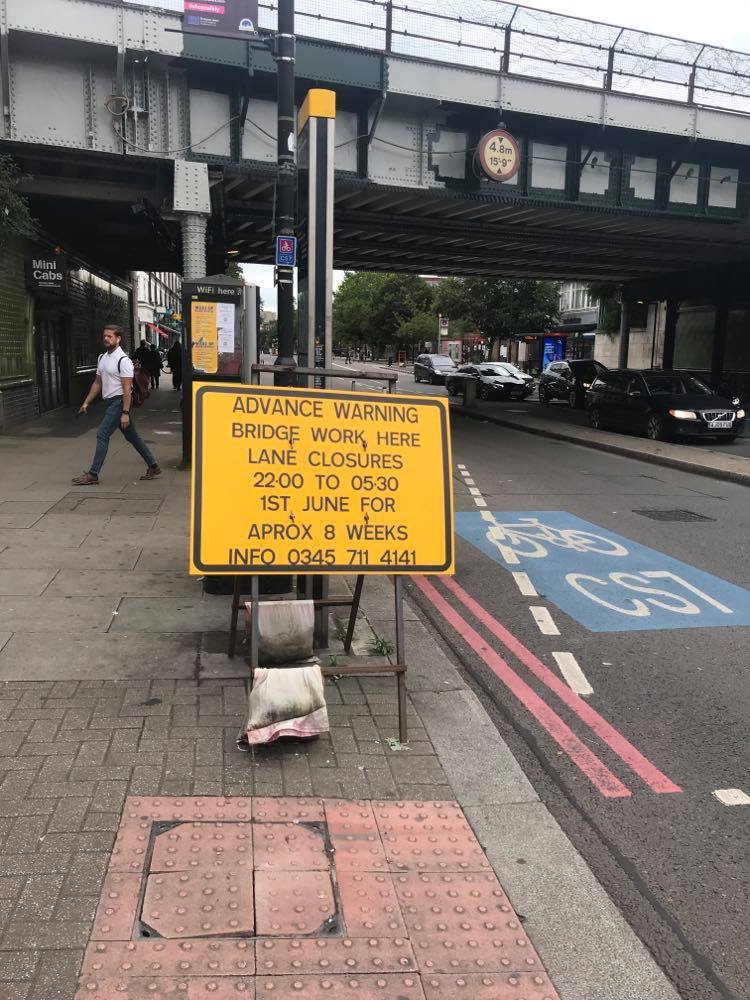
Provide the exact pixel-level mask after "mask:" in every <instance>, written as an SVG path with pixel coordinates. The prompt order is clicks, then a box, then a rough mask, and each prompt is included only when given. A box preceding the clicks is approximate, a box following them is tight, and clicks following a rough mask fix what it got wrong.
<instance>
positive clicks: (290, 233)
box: [274, 0, 297, 385]
mask: <svg viewBox="0 0 750 1000" xmlns="http://www.w3.org/2000/svg"><path fill="white" fill-rule="evenodd" d="M278 9H279V21H278V32H277V35H276V55H275V58H276V73H277V77H278V130H277V134H278V138H277V148H276V162H277V183H276V235H277V237H292V238H293V237H294V229H295V221H296V220H295V213H294V205H295V196H296V188H297V167H296V161H295V147H296V135H295V133H296V125H297V122H296V119H295V113H294V65H295V37H294V0H279V8H278ZM276 283H277V286H278V330H279V355H278V363H279V365H286V366H289V365H293V364H294V340H295V331H294V267H293V266H290V265H288V264H283V265H279V266H277V268H276ZM292 381H293V376H291V375H290V374H289V373H288V372H278V373H277V374H276V375H275V376H274V382H275V383H276V385H289V384H291V382H292Z"/></svg>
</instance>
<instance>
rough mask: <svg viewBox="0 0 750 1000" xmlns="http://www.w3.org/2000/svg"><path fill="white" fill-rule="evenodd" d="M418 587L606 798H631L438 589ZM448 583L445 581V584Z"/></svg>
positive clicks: (422, 582) (418, 581)
mask: <svg viewBox="0 0 750 1000" xmlns="http://www.w3.org/2000/svg"><path fill="white" fill-rule="evenodd" d="M412 580H413V581H414V583H415V585H416V586H417V587H419V589H420V590H421V592H422V593H423V594H424V596H425V597H426V598H427V600H428V601H430V603H431V604H432V606H433V607H434V608H435V610H436V611H437V612H438V613H439V614H440V615H441V616H442V617H443V619H444V620H445V621H446V622H447V623H448V624H449V625H450V626H451V627H452V628H453V629H454V631H455V632H457V633H458V634H459V635H460V636H461V638H462V639H464V640H465V641H466V643H467V644H468V645H469V646H470V647H471V649H472V650H473V651H474V652H475V653H476V654H477V656H478V657H479V658H480V659H481V660H483V661H484V663H485V664H486V665H487V666H488V667H489V669H490V670H491V671H492V672H493V673H494V674H495V676H496V677H497V678H498V680H500V681H501V682H502V683H503V684H504V685H505V687H506V688H507V689H508V690H509V691H510V692H511V694H513V695H514V696H515V697H516V698H517V699H518V700H519V701H520V702H521V704H522V705H523V706H524V707H525V708H526V709H527V711H528V712H529V713H530V714H531V715H533V717H534V718H535V719H536V720H537V722H539V724H540V725H541V726H542V728H543V729H545V730H546V732H547V733H548V734H549V735H550V736H551V737H552V739H553V740H554V741H555V743H557V745H558V746H559V747H560V748H561V750H563V752H564V753H565V754H566V755H567V756H568V758H569V759H570V761H571V762H572V763H573V764H574V765H575V766H576V767H577V768H578V769H579V770H580V771H582V772H583V774H585V775H586V777H587V778H588V779H589V781H591V783H592V784H593V785H594V786H595V787H596V789H597V790H598V791H599V792H600V793H601V795H603V796H604V797H605V798H629V797H630V796H631V795H632V792H631V791H630V789H629V788H628V787H627V786H626V785H625V784H624V783H623V782H622V781H620V779H619V778H618V777H617V775H615V774H614V773H613V772H612V771H610V769H609V768H608V767H607V766H606V764H605V763H604V762H603V761H602V760H600V759H599V758H598V757H597V756H596V754H595V753H593V751H591V750H590V749H589V748H588V747H587V746H586V744H585V743H584V742H583V741H582V740H581V739H579V737H578V736H576V734H575V733H574V732H573V730H572V729H571V728H570V726H568V724H567V723H566V722H564V721H563V719H561V718H560V716H559V715H558V714H557V713H556V712H555V711H554V710H553V709H552V708H551V707H550V706H549V705H548V704H547V702H546V701H544V699H543V698H541V697H540V696H539V695H538V694H537V693H536V691H534V689H533V688H532V687H530V686H529V685H528V684H527V683H526V682H525V681H524V680H523V679H522V678H521V677H520V676H519V675H518V674H517V673H516V672H515V671H514V670H513V669H512V668H511V667H510V665H509V664H508V663H507V662H506V660H504V659H503V657H502V656H501V655H500V654H499V653H498V652H497V651H496V650H495V649H493V648H492V647H491V646H490V645H489V644H488V643H487V642H486V641H485V640H484V639H483V638H482V636H481V635H480V634H479V633H478V632H477V631H476V629H474V628H473V627H472V626H471V625H470V624H469V623H468V622H467V621H466V619H465V618H463V616H462V615H460V614H459V612H458V611H456V610H455V609H454V608H453V607H451V605H450V604H449V603H448V601H447V600H446V599H445V598H444V597H443V596H442V595H441V594H440V593H439V592H438V591H437V589H436V588H435V587H434V586H433V585H432V584H431V583H429V582H428V581H427V580H426V579H425V578H424V577H422V576H414V577H412ZM447 582H448V580H447V579H446V580H443V583H444V584H446V583H447Z"/></svg>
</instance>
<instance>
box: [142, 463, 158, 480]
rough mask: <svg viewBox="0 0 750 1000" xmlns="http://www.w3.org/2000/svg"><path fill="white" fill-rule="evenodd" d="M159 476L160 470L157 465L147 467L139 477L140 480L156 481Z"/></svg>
mask: <svg viewBox="0 0 750 1000" xmlns="http://www.w3.org/2000/svg"><path fill="white" fill-rule="evenodd" d="M160 475H161V469H160V468H159V466H158V465H149V467H148V468H147V469H146V471H145V472H144V473H143V475H142V476H141V479H156V477H157V476H160Z"/></svg>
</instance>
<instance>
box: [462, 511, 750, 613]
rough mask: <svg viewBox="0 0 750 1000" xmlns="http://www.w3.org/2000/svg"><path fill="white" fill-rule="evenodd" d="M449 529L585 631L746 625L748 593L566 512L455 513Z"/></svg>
mask: <svg viewBox="0 0 750 1000" xmlns="http://www.w3.org/2000/svg"><path fill="white" fill-rule="evenodd" d="M455 524H456V531H457V533H458V534H459V535H460V536H461V537H462V538H464V539H466V541H468V542H470V543H471V544H472V545H474V546H475V547H476V548H477V549H479V550H480V551H481V552H483V553H484V554H485V555H487V556H489V557H490V558H491V559H493V560H494V561H495V562H497V563H499V564H500V565H501V566H502V567H503V568H504V569H506V570H508V571H509V572H523V573H525V574H526V575H527V576H528V577H529V579H530V580H531V582H532V584H533V585H534V587H535V589H536V591H537V593H538V594H539V595H540V596H541V597H545V598H546V599H547V600H549V601H551V602H553V603H554V604H556V605H557V606H558V608H560V610H562V611H564V612H565V613H566V614H567V615H569V616H570V617H571V618H573V619H574V620H575V621H577V622H579V623H580V624H581V625H583V626H584V627H585V628H587V629H589V631H591V632H622V631H645V630H649V629H683V628H713V627H716V626H734V627H737V626H750V591H748V590H745V589H744V588H742V587H738V586H737V585H735V584H732V583H729V582H728V581H726V580H722V579H721V578H719V577H717V576H713V575H712V574H711V573H706V572H704V571H703V570H700V569H697V568H696V567H695V566H690V565H689V564H687V563H684V562H681V561H680V560H678V559H673V558H672V557H671V556H668V555H665V554H664V553H662V552H658V551H656V550H655V549H651V548H648V547H647V546H645V545H640V544H639V543H638V542H635V541H633V540H632V539H629V538H625V537H624V536H622V535H618V534H616V533H615V532H612V531H608V530H607V529H606V528H602V527H600V526H599V525H597V524H592V523H591V522H589V521H584V520H582V519H581V518H579V517H576V516H575V515H574V514H569V513H568V512H567V511H560V510H557V511H501V512H496V513H489V512H487V511H481V512H461V513H457V514H456V515H455Z"/></svg>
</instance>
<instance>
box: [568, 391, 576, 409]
mask: <svg viewBox="0 0 750 1000" xmlns="http://www.w3.org/2000/svg"><path fill="white" fill-rule="evenodd" d="M568 402H569V403H570V408H571V410H577V409H578V393H577V392H576V391H575V389H571V390H570V392H569V394H568Z"/></svg>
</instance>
